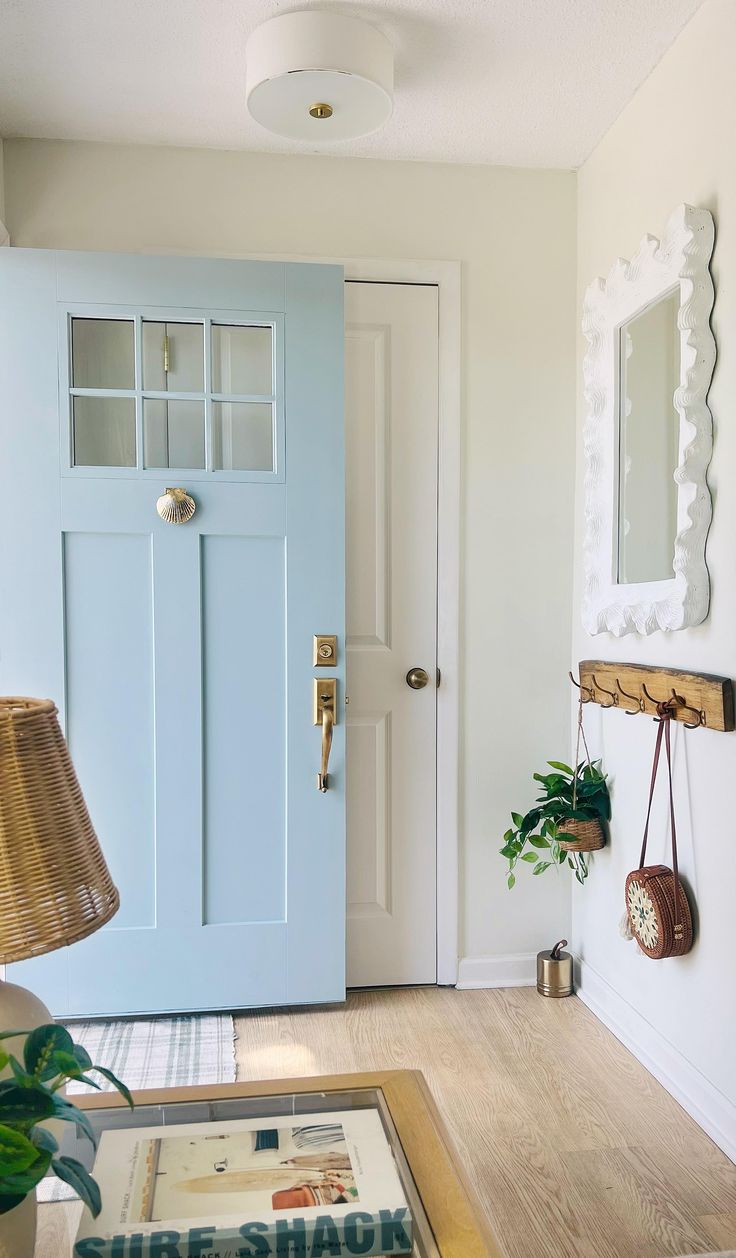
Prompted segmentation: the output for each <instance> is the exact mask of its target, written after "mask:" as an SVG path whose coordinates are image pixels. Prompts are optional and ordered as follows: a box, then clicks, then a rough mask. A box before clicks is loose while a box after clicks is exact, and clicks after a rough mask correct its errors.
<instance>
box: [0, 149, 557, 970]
mask: <svg viewBox="0 0 736 1258" xmlns="http://www.w3.org/2000/svg"><path fill="white" fill-rule="evenodd" d="M5 165H6V198H7V218H8V225H9V228H10V231H11V237H12V240H13V243H14V245H26V246H38V247H47V248H48V247H61V248H77V249H112V250H140V249H156V248H161V247H165V248H166V249H167V250H170V249H181V250H182V251H191V250H194V251H197V252H200V253H202V254H205V253H207V251H208V250H212V251H215V252H223V251H225V252H230V251H231V252H232V253H233V254H243V253H246V252H253V253H270V254H278V253H279V252H284V253H299V254H313V255H329V256H335V257H340V256H346V257H349V256H374V257H382V258H401V259H407V258H429V259H445V258H455V259H457V258H459V259H462V263H463V416H464V417H463V439H464V472H463V503H464V506H463V534H464V541H463V554H462V591H463V616H462V626H463V627H462V641H461V650H462V660H463V669H464V681H463V690H462V700H461V707H462V749H461V757H462V768H463V779H462V784H461V796H462V817H461V844H462V887H463V890H462V901H463V903H462V919H463V921H462V940H461V953H462V954H463V955H466V956H473V957H479V956H480V957H489V956H490V957H497V956H499V955H500V956H502V957H504V958H505V957H506V955H507V954H524V955H526V954H530V953H534V952H536V950H537V949H538V948H540V947H543V946H550V944H551V943H552V942H553V941H554V939H555V938H557V937H559V935H561V934H564V933H565V932H566V931H567V929H568V924H569V919H568V915H569V890H568V884H567V881H566V879H565V878H564V876H563V877H560V878H556V877H555V876H554V874H553V871H549V872H548V874H547V875H545V877H544V878H542V879H531V878H524V877H520V879H519V884H518V885H517V888H516V889H515V891H514V892H513V894H511V893H509V892H507V890H506V887H505V880H504V876H503V862H502V861H501V858H500V857H499V856H498V855H497V849H498V847H499V846H500V841H499V840H500V835H501V834H502V833H503V831H504V829H505V828H506V826H507V824H508V821H507V818H508V812H509V810H510V809H511V808H512V807H513V808H516V809H518V808H520V807H522V808H525V807H527V806H528V805H529V804H530V803H531V800H532V797H531V795H530V789H529V788H530V775H531V771H532V769H534V768H536V767H538V766H540V765H541V764H543V762H544V761H545V760H546V759H547V758H549V757H552V758H554V757H555V756H560V755H562V754H563V753H566V751H567V747H568V738H569V731H568V726H567V713H566V710H565V707H566V704H565V695H566V684H567V683H566V681H565V675H566V669H567V663H568V655H569V641H570V607H571V565H570V549H571V545H572V495H573V483H574V389H575V386H574V373H575V351H574V346H575V330H574V329H575V177H574V175H573V174H571V173H565V172H533V171H511V170H505V169H499V168H490V167H481V166H478V167H464V166H453V165H431V164H425V163H418V162H417V163H406V162H378V161H358V160H343V159H338V158H321V157H276V156H265V155H252V154H242V153H240V154H236V153H227V152H214V151H204V150H184V149H170V148H169V149H163V148H160V149H157V148H133V147H113V146H106V145H92V144H66V143H45V142H40V141H15V140H13V141H9V142H6V144H5ZM525 872H528V871H525ZM481 969H482V970H483V972H484V973H486V972H488V971H487V966H486V963H485V962H483V963H482V964H481ZM491 969H492V971H493V973H494V974H495V975H496V976H497V977H503V974H504V973H507V971H508V967H507V965H506V961H505V960H502V961H501V962H500V963H498V965H496V966H495V968H494V967H493V965H492V966H491Z"/></svg>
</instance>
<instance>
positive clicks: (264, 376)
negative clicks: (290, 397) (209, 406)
mask: <svg viewBox="0 0 736 1258" xmlns="http://www.w3.org/2000/svg"><path fill="white" fill-rule="evenodd" d="M271 357H272V351H271V329H270V328H253V327H250V328H242V327H233V326H230V325H226V324H223V323H215V324H213V325H212V392H213V393H249V394H253V393H257V394H262V395H263V394H265V395H266V397H270V396H271V392H272V389H273V385H272V380H273V369H272V366H271Z"/></svg>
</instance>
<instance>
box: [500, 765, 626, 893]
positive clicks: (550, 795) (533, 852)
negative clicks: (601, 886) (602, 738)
mask: <svg viewBox="0 0 736 1258" xmlns="http://www.w3.org/2000/svg"><path fill="white" fill-rule="evenodd" d="M547 763H548V765H549V767H550V769H552V770H553V772H552V773H535V774H534V781H535V782H538V783H539V785H540V786H541V788H542V789H541V793H540V794H539V795H538V796H537V801H536V806H535V807H534V808H531V809H530V810H529V812H527V813H525V814H524V816H522V815H521V814H520V813H518V812H512V814H511V820H512V821H513V823H514V825H513V828H512V829H510V830H507V831H506V833H505V835H504V836H503V847H502V848H501V849H500V851H501V855H502V856H503V857H505V858H506V860H507V861H508V863H509V867H508V874H507V883H508V887H509V890H511V888H512V887H513V886H514V885H515V883H516V874H515V873H514V870H515V868H516V865H517V864H518V862H519V861H523V862H524V863H525V864H528V865H533V866H534V868H533V869H532V873H533V874H536V875H539V874H543V873H544V872H545V871H546V870H547V869H550V868H551V867H552V866H553V865H564V864H565V861H567V863H568V865H569V866H570V868H571V869H572V871H573V873H574V874H575V877H576V878H577V880H578V882H579V883H581V884H582V883H583V882H585V879H586V878H587V877H588V864H587V861H586V859H585V855H584V853H583V852H568V851H566V850H565V849H564V848H562V847H560V841H562V842H566V841H567V842H573V843H574V842H575V839H576V836H575V835H574V834H569V833H566V831H565V830H564V823H565V822H566V821H572V820H575V821H599V822H601V824H602V823H603V822H606V821H610V818H611V800H610V797H609V794H608V786H607V784H606V774H605V773H603V772H602V771H601V768H600V764H601V762H600V760H596V761H594V763H592V764H591V763H589V762H587V761H582V762H581V763H580V764H579V765H578V767H577V770H573V769H571V768H570V765H568V764H562V763H561V761H559V760H549V761H548V762H547Z"/></svg>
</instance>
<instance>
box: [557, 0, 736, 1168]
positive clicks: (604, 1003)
mask: <svg viewBox="0 0 736 1258" xmlns="http://www.w3.org/2000/svg"><path fill="white" fill-rule="evenodd" d="M734 49H736V6H734V5H733V3H732V0H708V2H707V3H706V4H705V5H704V7H703V8H702V9H700V10H699V12H698V13H697V14H696V15H695V17H694V18H693V19H692V21H691V22H690V24H689V25H688V26H687V27H686V28H685V30H684V32H683V33H682V34H681V35H680V37H679V39H678V40H677V42H676V43H675V44H674V45H673V47H672V48H671V49H670V51H669V52H668V53H667V54H666V56H665V57H664V58H663V60H662V61H661V62H660V64H659V65H658V67H657V68H656V70H655V71H654V73H653V74H652V75H651V77H650V78H649V79H648V81H647V82H646V83H645V84H644V86H643V87H642V88H641V89H640V91H639V92H638V94H637V95H636V97H635V98H634V99H633V101H632V102H631V103H630V105H629V106H628V108H627V109H626V110H625V111H624V113H623V115H622V116H621V117H620V118H619V120H618V121H617V122H616V124H615V125H614V126H613V127H612V129H611V130H610V132H609V133H608V135H607V136H606V137H605V138H604V140H603V142H602V143H601V144H600V145H599V146H598V148H597V149H596V151H595V152H594V153H593V155H592V156H591V158H590V159H589V160H588V161H587V162H586V164H585V165H584V166H583V168H582V170H581V171H580V172H579V185H578V186H579V199H578V277H579V293H578V299H579V304H580V302H581V301H582V295H583V290H584V287H585V285H586V284H587V283H588V282H589V281H590V280H592V279H593V277H594V276H597V275H603V274H606V273H607V271H608V270H609V268H610V267H611V265H612V264H613V262H614V260H615V259H616V257H617V256H619V255H623V256H624V257H631V255H632V253H633V252H634V251H635V249H636V247H637V245H638V243H639V241H640V239H641V237H642V236H643V235H644V234H645V233H646V232H649V233H652V234H653V235H659V234H660V233H661V231H662V229H663V227H664V224H665V222H666V220H667V218H668V216H669V214H670V213H671V211H672V210H673V209H674V207H675V206H676V205H677V204H678V203H680V202H683V201H685V202H689V203H690V204H692V205H695V206H704V207H706V208H707V209H709V210H711V212H712V213H713V215H714V217H715V222H716V249H715V255H714V263H713V274H714V278H715V286H716V293H717V297H716V304H715V311H714V318H713V328H714V332H715V336H716V341H717V346H718V363H717V366H716V371H715V375H714V378H713V386H712V390H711V394H710V404H711V409H712V411H713V418H714V426H715V450H714V456H713V462H712V465H711V470H710V473H709V481H710V486H711V490H712V493H713V497H714V508H715V510H714V517H713V527H712V529H711V532H710V536H709V538H708V549H707V559H708V566H709V569H710V574H711V580H712V603H711V611H710V615H709V617H708V619H707V620H706V621H705V623H704V624H703V625H701V626H699V627H698V628H696V629H690V630H686V631H684V632H681V633H669V634H663V633H655V634H653V635H652V636H651V637H648V638H639V637H636V636H629V637H627V638H624V639H620V640H616V639H615V638H613V637H611V636H610V635H608V634H606V635H600V636H598V637H596V638H595V639H591V638H590V637H588V636H587V635H586V634H585V632H584V631H583V629H582V627H581V623H580V613H579V608H580V592H581V567H580V553H581V515H582V496H581V490H582V468H581V464H580V460H579V473H578V495H577V498H578V502H577V521H578V528H577V539H576V545H575V556H576V572H575V601H574V618H573V659H574V660H575V661H577V660H579V659H584V658H586V657H590V656H591V655H593V656H594V657H601V658H603V659H611V660H632V661H637V662H639V663H646V664H664V665H668V664H669V665H673V666H676V667H679V668H684V669H700V670H703V671H707V672H713V673H722V674H725V675H727V676H731V677H734V676H736V628H735V626H736V480H735V479H734V468H736V341H735V340H734V329H735V328H736V162H735V161H734V152H733V136H734V131H735V130H736V91H735V90H734V65H733V62H734ZM580 349H581V352H582V343H581V345H580ZM579 374H580V373H579ZM582 418H583V404H582V398H581V399H580V405H579V420H580V422H581V423H582ZM589 711H590V710H589ZM586 716H587V713H586ZM590 730H591V733H592V734H593V738H594V742H595V743H596V747H597V749H598V750H599V751H600V752H601V753H602V755H603V757H604V760H605V766H606V768H607V769H608V771H609V773H610V774H611V777H612V782H613V813H614V820H613V825H612V843H611V847H610V848H609V849H608V850H607V851H606V852H604V853H602V854H600V855H598V856H597V857H596V859H595V869H594V874H593V876H592V877H591V879H590V882H589V884H588V886H587V887H586V888H585V889H584V890H583V891H581V893H580V894H575V896H574V932H575V933H574V938H575V943H576V949H577V951H578V952H579V953H580V954H581V956H582V958H583V962H584V987H585V986H586V985H587V987H588V992H589V995H590V997H591V999H592V1000H593V1002H594V1005H595V1007H597V1009H598V1012H602V1013H603V1014H604V1015H605V1016H606V1017H607V1018H608V1019H609V1021H611V1022H612V1024H613V1025H615V1026H616V1028H617V1029H618V1030H619V1032H621V1033H623V1034H624V1038H627V1039H628V1041H629V1043H631V1044H632V1045H633V1046H634V1047H635V1048H636V1049H637V1051H638V1052H639V1053H640V1055H641V1056H643V1057H644V1059H645V1060H647V1061H648V1064H650V1065H651V1066H652V1067H653V1068H654V1069H655V1071H656V1072H657V1073H658V1074H659V1075H660V1077H662V1078H663V1079H665V1080H666V1081H667V1082H668V1083H669V1085H670V1086H671V1087H673V1090H675V1092H676V1093H678V1094H679V1095H680V1096H681V1098H682V1099H683V1101H684V1102H685V1103H686V1104H687V1106H688V1107H689V1108H690V1109H691V1111H692V1112H694V1113H696V1114H697V1115H698V1116H699V1117H700V1118H701V1120H703V1121H705V1123H706V1125H707V1126H708V1127H709V1130H711V1132H712V1133H713V1134H714V1135H715V1136H716V1138H718V1139H719V1141H720V1143H721V1144H722V1145H723V1147H724V1148H726V1149H727V1150H730V1152H731V1154H732V1156H734V1155H735V1154H736V1076H735V1075H734V1070H733V1060H734V1037H735V1035H736V983H734V978H733V955H734V933H733V924H734V915H735V906H736V844H735V843H734V821H733V784H734V775H735V774H736V734H717V733H711V732H709V731H705V730H698V731H692V732H691V733H688V732H687V731H684V730H683V729H682V728H681V727H680V728H678V730H677V737H676V740H675V746H676V757H675V758H676V780H677V806H678V830H679V840H680V842H679V847H680V861H681V868H682V870H683V872H684V874H685V875H686V877H687V879H688V882H689V885H690V887H691V888H692V891H693V894H694V897H695V900H696V903H697V910H698V917H699V924H700V925H699V933H698V938H697V943H696V946H695V948H694V949H693V951H692V952H691V953H690V954H689V955H688V956H687V957H685V958H682V959H679V960H669V961H659V962H653V961H650V960H648V959H646V958H644V957H642V956H639V955H638V954H637V952H636V950H635V946H634V945H633V944H631V943H626V942H625V941H624V940H623V939H621V938H620V937H619V935H618V921H619V917H620V915H621V911H622V909H623V890H624V880H625V877H626V873H627V872H628V870H630V869H632V868H634V867H635V864H636V862H637V860H638V848H639V844H640V841H641V833H642V828H643V820H644V810H645V806H646V796H647V790H648V781H647V779H648V774H649V771H650V763H651V755H652V750H653V738H654V726H653V724H652V722H651V721H648V720H643V719H641V718H637V719H631V720H630V719H629V718H628V717H626V716H624V715H623V714H622V713H618V712H605V713H604V712H601V710H600V709H596V710H595V711H594V712H592V711H591V712H590ZM665 826H666V818H665V816H664V813H663V812H662V810H661V809H660V811H659V813H658V815H657V822H656V826H655V830H654V843H653V845H652V848H651V851H650V857H651V861H652V862H653V863H656V862H657V861H660V860H665V861H668V862H669V856H668V848H667V843H666V829H665ZM586 970H587V976H586Z"/></svg>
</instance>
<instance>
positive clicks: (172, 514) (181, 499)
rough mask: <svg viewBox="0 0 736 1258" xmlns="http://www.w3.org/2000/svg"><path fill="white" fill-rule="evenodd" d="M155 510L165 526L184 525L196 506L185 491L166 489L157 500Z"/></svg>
mask: <svg viewBox="0 0 736 1258" xmlns="http://www.w3.org/2000/svg"><path fill="white" fill-rule="evenodd" d="M156 510H157V511H158V513H159V515H160V516H161V519H162V520H165V521H166V523H167V524H186V523H187V521H188V520H191V518H192V516H193V515H194V512H195V511H196V510H197V504H196V502H195V501H194V499H193V498H192V496H191V494H188V493H187V491H186V489H167V490H166V491H165V492H164V493H163V494H162V495H161V497H160V498H159V499H158V500H157V502H156Z"/></svg>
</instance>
